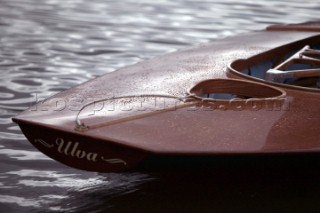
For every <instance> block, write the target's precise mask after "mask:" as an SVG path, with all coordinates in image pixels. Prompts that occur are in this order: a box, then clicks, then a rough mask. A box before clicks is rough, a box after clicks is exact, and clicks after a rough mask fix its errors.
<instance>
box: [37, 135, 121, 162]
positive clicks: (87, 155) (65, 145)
mask: <svg viewBox="0 0 320 213" xmlns="http://www.w3.org/2000/svg"><path fill="white" fill-rule="evenodd" d="M34 142H35V143H40V144H42V145H43V146H44V147H46V148H49V149H51V148H56V150H57V152H58V153H60V154H62V155H65V156H69V157H72V158H77V159H84V160H87V161H90V162H98V161H103V162H106V163H110V164H123V165H127V162H126V161H124V160H122V159H120V158H106V157H104V156H103V155H99V154H98V153H96V152H89V151H86V150H83V149H80V147H79V142H73V141H65V140H64V139H63V138H57V139H56V140H55V143H53V144H51V143H48V142H46V141H44V140H42V139H35V140H34Z"/></svg>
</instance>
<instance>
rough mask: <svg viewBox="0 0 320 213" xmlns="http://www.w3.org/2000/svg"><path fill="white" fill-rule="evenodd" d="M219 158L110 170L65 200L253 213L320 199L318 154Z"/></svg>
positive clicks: (74, 204) (87, 205)
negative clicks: (198, 165) (166, 167)
mask: <svg viewBox="0 0 320 213" xmlns="http://www.w3.org/2000/svg"><path fill="white" fill-rule="evenodd" d="M216 160H217V162H215V163H212V165H213V166H214V167H215V168H214V169H211V170H208V169H203V170H200V171H199V170H180V171H179V170H177V169H175V168H174V167H173V168H172V170H171V171H167V172H161V173H159V172H158V173H148V175H146V174H134V173H133V174H131V173H129V174H118V175H116V174H111V175H105V180H104V181H105V182H104V183H101V184H96V185H92V186H89V187H87V188H86V189H85V190H77V191H73V192H72V191H70V192H69V193H68V199H63V200H61V203H60V204H61V207H62V208H66V209H68V208H69V209H72V210H74V211H75V212H109V211H110V212H220V211H224V212H226V211H232V212H239V211H241V212H247V211H251V212H254V211H272V210H275V209H277V210H278V211H288V210H289V211H308V210H310V211H311V210H314V209H315V208H314V207H315V205H314V204H315V203H317V202H318V201H319V198H318V197H317V196H316V195H317V194H318V193H319V192H320V183H319V182H318V181H317V180H318V179H319V178H320V175H319V174H318V172H317V168H319V165H320V164H319V162H320V161H319V158H318V157H316V156H313V157H312V156H309V157H301V158H300V159H299V158H295V157H278V158H263V157H251V158H247V157H239V158H230V159H228V160H226V159H216ZM306 165H309V166H306ZM203 168H205V166H204V167H203ZM102 176H103V175H102ZM289 203H290V205H289Z"/></svg>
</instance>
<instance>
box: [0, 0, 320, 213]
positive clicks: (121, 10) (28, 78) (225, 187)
mask: <svg viewBox="0 0 320 213" xmlns="http://www.w3.org/2000/svg"><path fill="white" fill-rule="evenodd" d="M319 10H320V2H319V1H315V0H304V1H301V0H299V1H298V0H293V1H289V0H280V1H273V0H257V1H252V0H243V1H235V0H203V1H196V0H176V1H169V0H158V1H147V0H134V1H133V0H121V1H107V0H90V1H86V0H42V1H38V0H0V73H1V79H0V114H1V117H0V211H1V212H33V213H34V212H214V211H218V212H221V211H232V210H235V211H256V210H257V211H258V210H259V211H270V210H279V211H291V210H292V211H293V210H294V211H317V210H319V209H318V208H319V207H317V205H318V204H319V201H320V198H319V192H320V184H319V182H318V180H319V175H318V173H317V172H316V168H319V167H316V168H309V167H307V168H306V167H305V165H302V164H300V166H297V167H290V168H288V167H285V168H280V167H279V166H275V167H273V166H271V167H270V166H269V167H268V168H265V167H263V166H261V165H259V162H254V166H252V167H250V166H249V167H246V166H245V167H230V165H228V164H225V166H223V164H222V165H221V166H220V167H217V168H216V169H213V170H212V171H211V170H210V171H202V172H201V171H198V172H187V171H175V172H173V171H171V172H153V173H138V172H133V173H120V174H116V173H111V174H101V173H94V172H85V171H80V170H75V169H72V168H68V167H66V166H64V165H61V164H60V163H57V162H55V161H53V160H51V159H49V158H48V157H46V156H44V155H43V154H41V153H40V152H38V151H37V150H36V149H35V148H34V147H33V146H31V144H30V143H29V142H28V141H27V140H26V138H25V137H24V136H23V134H22V133H21V131H20V129H19V128H18V127H17V125H16V124H13V123H12V121H11V117H13V116H14V115H16V114H17V113H19V112H21V111H22V110H24V109H26V108H27V107H29V106H30V105H31V104H32V103H34V102H35V100H36V97H38V98H45V97H48V96H50V95H52V94H55V93H57V92H59V91H62V90H65V89H68V88H70V87H72V86H75V85H77V84H79V83H82V82H85V81H87V80H89V79H92V78H94V77H96V76H99V75H102V74H105V73H108V72H112V71H114V70H116V69H118V68H120V67H123V66H127V65H130V64H134V63H137V62H139V61H142V60H146V59H149V58H153V57H156V56H158V55H162V54H165V53H168V52H172V51H175V50H177V49H181V48H185V47H189V46H192V45H195V44H197V43H203V42H210V41H214V40H218V39H221V38H223V37H226V36H232V35H235V34H240V33H245V32H248V31H253V30H259V29H263V28H265V27H266V26H268V25H270V24H275V23H294V22H303V21H310V20H316V19H317V18H318V17H319ZM250 163H251V164H252V165H253V163H252V162H249V164H250ZM293 163H297V162H293ZM284 171H286V172H284ZM299 171H302V172H299Z"/></svg>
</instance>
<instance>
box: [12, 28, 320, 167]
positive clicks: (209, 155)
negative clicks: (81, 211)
mask: <svg viewBox="0 0 320 213" xmlns="http://www.w3.org/2000/svg"><path fill="white" fill-rule="evenodd" d="M319 25H320V24H319ZM312 29H313V30H310V31H304V32H295V31H294V32H284V31H273V30H272V31H260V32H253V33H250V34H249V35H240V36H236V37H233V38H227V39H224V40H221V41H217V42H213V43H211V44H204V45H200V46H198V47H194V48H191V49H187V50H182V51H178V52H175V53H171V54H168V55H165V56H162V57H158V58H155V59H152V60H149V61H145V62H141V63H138V64H136V65H133V66H129V67H126V68H123V69H120V70H118V71H116V72H113V73H109V74H106V75H104V76H102V77H99V78H97V79H94V80H91V81H89V82H86V83H84V84H81V85H79V86H77V87H74V88H71V89H69V90H67V91H64V92H61V93H59V94H57V95H55V96H53V97H50V98H48V99H47V100H45V101H43V102H40V103H38V104H37V105H35V106H33V107H31V108H30V109H28V110H26V111H25V112H23V113H21V114H20V115H18V116H17V117H15V118H13V120H14V121H15V122H16V123H18V124H19V126H20V127H21V129H22V131H23V133H24V134H25V135H26V137H27V138H28V140H29V141H30V142H31V143H32V144H33V145H34V146H35V147H37V148H38V149H39V150H40V151H41V152H43V153H45V154H46V155H48V156H49V157H51V158H53V159H55V160H57V161H59V162H61V163H64V164H66V165H68V166H71V167H74V168H78V169H84V170H89V171H99V172H120V171H128V170H134V169H139V168H141V165H148V166H147V167H149V168H151V167H152V162H157V161H158V160H160V161H161V159H162V160H163V162H165V160H164V159H171V160H177V159H184V160H186V159H192V161H196V159H198V160H199V159H205V160H208V159H213V158H216V157H217V156H243V155H244V156H256V155H275V154H276V155H280V154H302V153H304V154H308V153H309V154H312V153H313V154H318V153H319V151H320V114H319V106H320V93H319V89H313V88H303V87H296V86H291V85H285V84H278V83H272V82H266V81H264V80H262V79H258V78H255V77H252V76H248V75H247V74H245V73H244V72H245V71H243V70H245V69H246V68H247V67H249V65H250V66H251V64H255V63H260V62H263V61H264V60H269V59H271V58H272V56H274V55H277V54H280V53H282V51H288V50H292V51H293V50H296V49H300V48H301V47H303V46H304V45H305V44H310V43H311V44H320V34H319V32H320V30H319V31H317V30H314V28H312ZM252 67H253V66H252ZM208 79H211V80H208ZM237 91H238V92H237ZM211 92H217V93H224V92H225V93H236V94H238V95H241V96H250V97H251V98H249V99H241V100H239V99H233V100H220V99H214V98H210V97H209V98H203V96H202V95H203V94H206V93H211ZM186 94H189V96H188V95H186ZM133 96H136V97H134V98H132V97H133ZM152 96H154V97H152ZM119 97H123V98H119ZM101 103H103V104H102V105H101ZM158 103H161V104H160V106H159V105H158ZM99 104H100V105H99ZM142 105H146V106H143V107H142ZM110 107H111V108H110ZM162 107H163V108H162ZM159 108H160V109H159ZM106 121H107V122H106ZM84 123H85V124H86V125H83V126H81V125H79V124H84ZM82 127H83V129H81V128H82ZM88 127H89V128H88ZM157 159H158V160H157ZM200 161H201V160H200ZM166 162H168V161H166ZM185 162H188V161H187V160H186V161H185ZM169 164H170V163H169ZM169 164H168V165H169ZM154 165H156V164H154ZM154 169H156V168H154Z"/></svg>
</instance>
